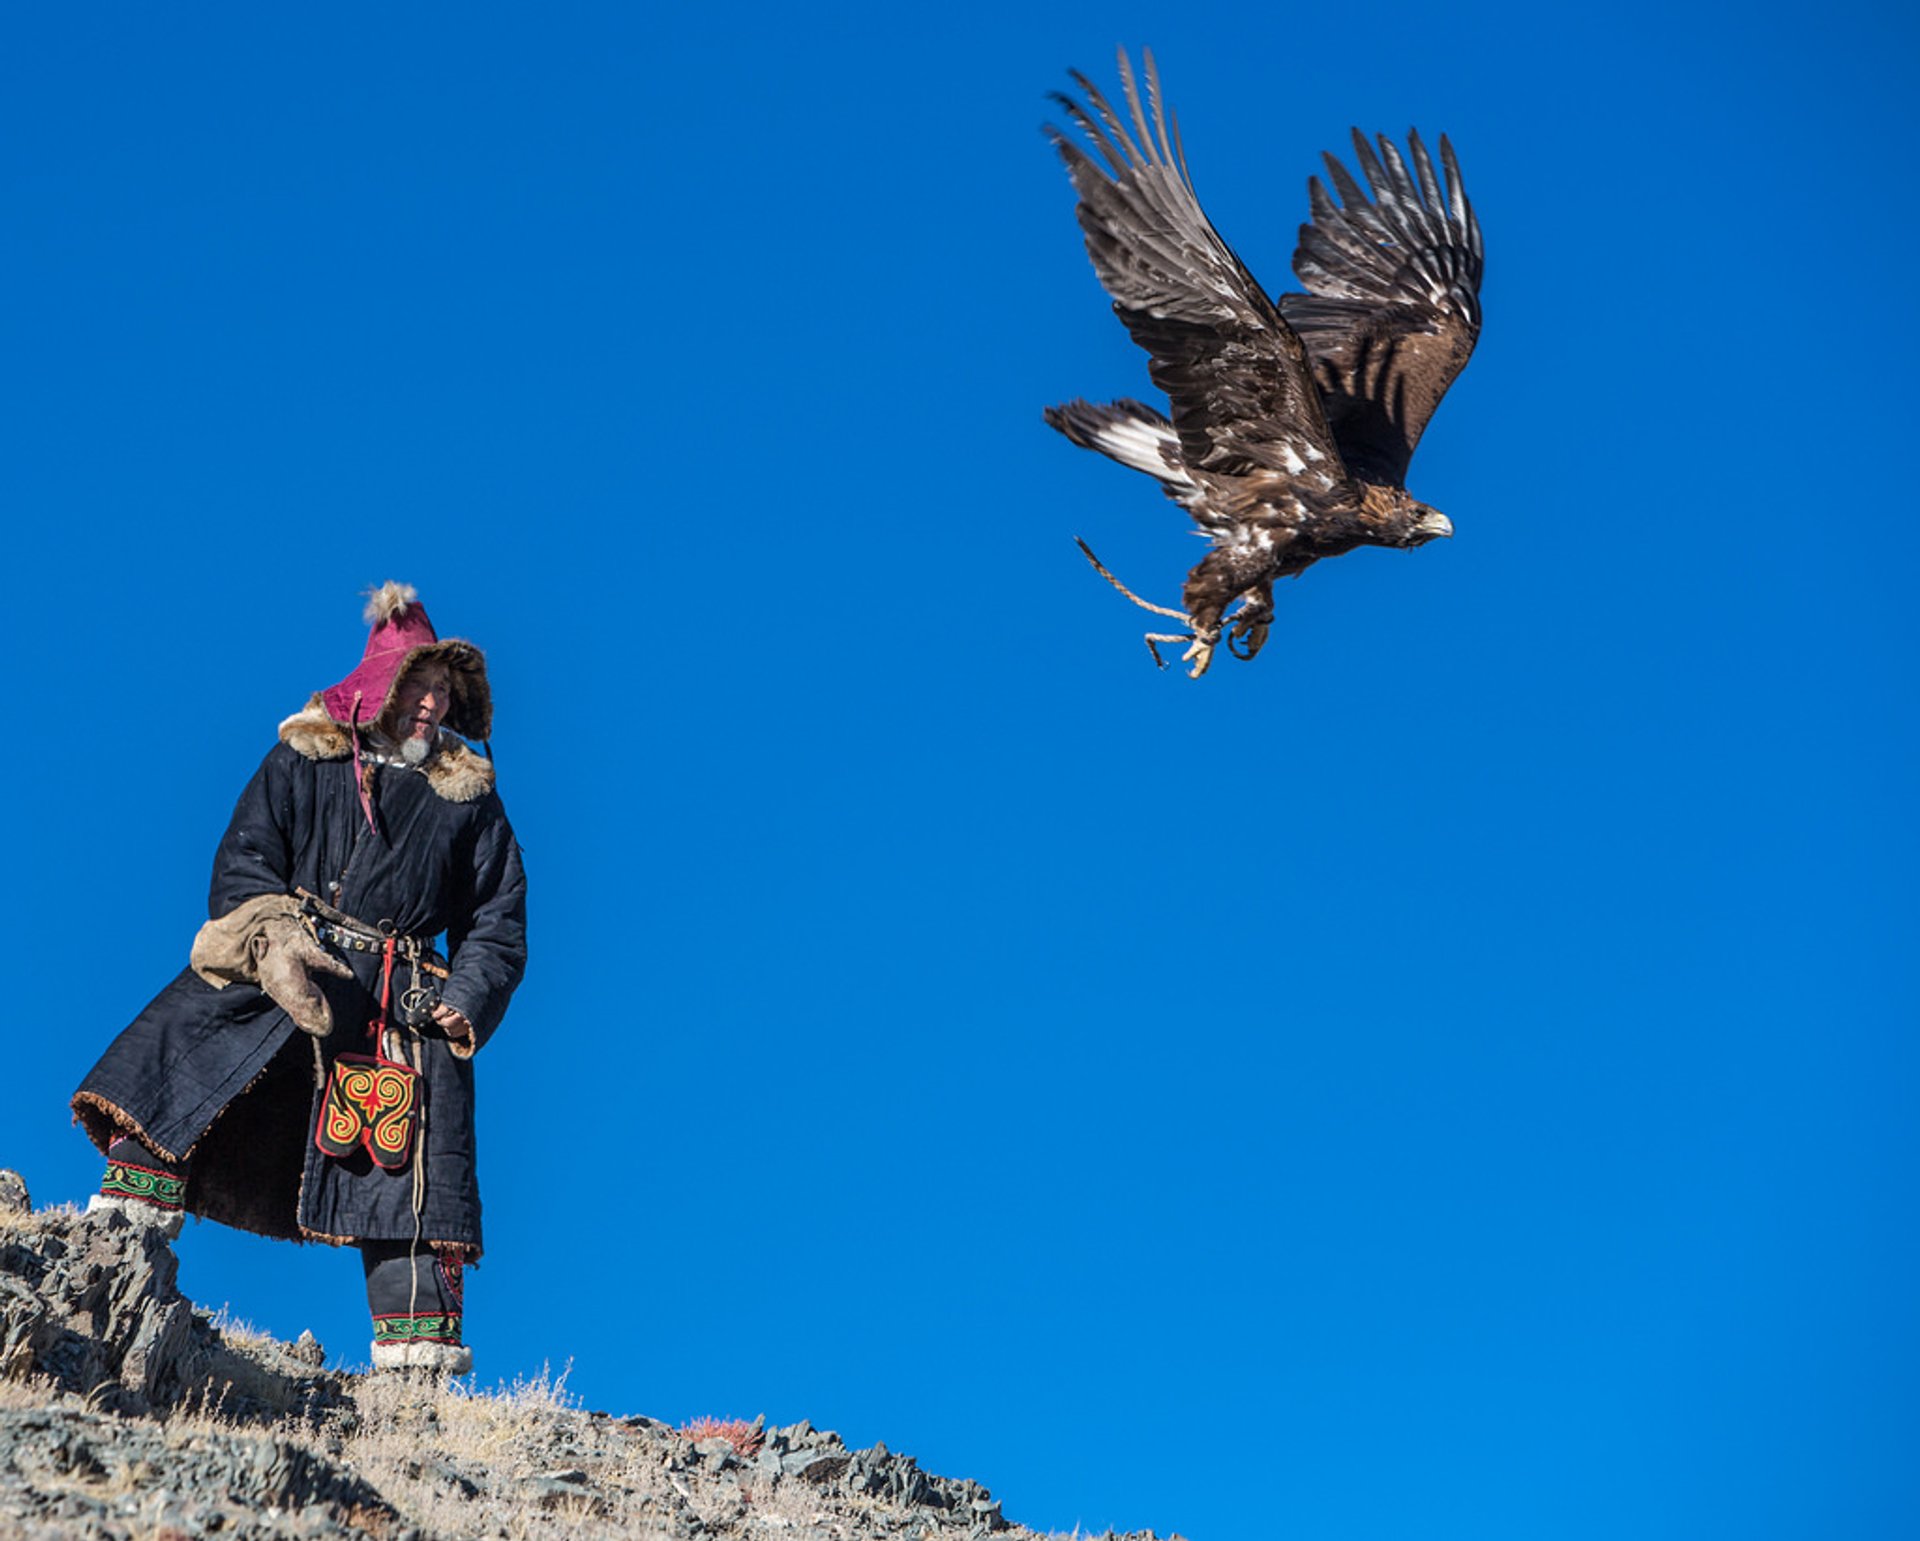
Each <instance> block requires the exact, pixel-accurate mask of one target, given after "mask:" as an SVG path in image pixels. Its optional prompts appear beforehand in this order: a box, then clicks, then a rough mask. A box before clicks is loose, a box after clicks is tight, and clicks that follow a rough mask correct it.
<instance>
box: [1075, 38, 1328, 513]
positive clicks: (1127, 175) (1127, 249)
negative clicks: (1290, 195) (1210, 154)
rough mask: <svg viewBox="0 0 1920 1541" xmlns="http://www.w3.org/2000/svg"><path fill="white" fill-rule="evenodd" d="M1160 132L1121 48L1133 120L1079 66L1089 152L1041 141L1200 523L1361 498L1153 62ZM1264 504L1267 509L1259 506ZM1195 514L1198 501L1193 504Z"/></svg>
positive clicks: (1301, 354) (1296, 346) (1079, 117)
mask: <svg viewBox="0 0 1920 1541" xmlns="http://www.w3.org/2000/svg"><path fill="white" fill-rule="evenodd" d="M1145 64H1146V84H1147V96H1148V101H1149V103H1150V104H1151V106H1152V109H1153V122H1152V128H1151V130H1149V127H1148V122H1147V114H1146V113H1145V112H1144V111H1143V110H1142V107H1141V101H1140V92H1139V90H1138V88H1137V87H1136V85H1135V83H1134V77H1133V69H1132V66H1131V64H1130V63H1129V62H1128V59H1127V55H1126V51H1125V50H1124V49H1123V50H1121V52H1120V85H1121V89H1122V91H1123V92H1124V93H1125V95H1126V102H1127V107H1128V109H1129V118H1130V120H1131V132H1129V124H1128V123H1127V122H1124V121H1122V119H1121V117H1120V115H1119V114H1118V113H1117V112H1115V111H1114V109H1113V108H1112V106H1111V105H1109V103H1108V102H1107V99H1106V98H1105V97H1104V96H1102V95H1101V94H1100V92H1099V91H1098V89H1096V88H1095V86H1094V85H1093V83H1092V82H1091V81H1089V80H1088V79H1087V78H1086V77H1085V76H1084V75H1082V74H1080V73H1079V72H1078V71H1075V72H1074V75H1073V78H1074V81H1075V82H1076V83H1077V84H1078V85H1079V87H1080V89H1081V91H1082V92H1084V93H1085V95H1086V99H1087V106H1086V107H1084V108H1083V107H1082V106H1081V105H1080V104H1079V103H1078V102H1076V101H1074V100H1073V99H1072V98H1071V97H1067V96H1060V95H1056V96H1055V98H1054V100H1055V101H1057V102H1058V103H1059V104H1060V105H1061V106H1062V107H1063V108H1064V109H1065V110H1066V112H1067V115H1068V116H1069V117H1070V118H1071V119H1072V120H1073V122H1074V124H1075V125H1076V126H1077V127H1078V128H1079V129H1080V131H1081V132H1082V133H1083V134H1084V135H1085V136H1086V139H1087V142H1088V146H1090V147H1091V149H1092V151H1093V152H1095V154H1097V155H1098V159H1097V160H1096V159H1095V154H1089V153H1088V148H1086V147H1083V146H1082V145H1080V144H1079V143H1077V142H1075V141H1074V140H1072V139H1069V138H1068V137H1067V136H1066V135H1065V134H1063V133H1061V132H1060V131H1059V130H1058V129H1055V128H1053V127H1051V126H1049V128H1048V130H1047V132H1048V135H1049V136H1050V137H1051V138H1052V140H1053V142H1054V145H1055V147H1056V148H1057V149H1058V150H1059V152H1060V158H1061V159H1062V160H1064V161H1065V162H1066V164H1067V174H1068V175H1069V176H1070V177H1072V179H1073V185H1074V189H1075V191H1077V192H1078V193H1079V195H1080V208H1079V218H1080V229H1081V232H1082V233H1083V234H1084V235H1085V237H1086V242H1087V255H1088V256H1089V257H1090V258H1092V259H1093V267H1094V271H1095V272H1096V273H1098V274H1099V275H1100V282H1101V284H1102V285H1104V286H1105V288H1106V291H1107V293H1108V294H1109V295H1111V296H1112V297H1113V308H1114V312H1115V314H1117V315H1118V316H1119V317H1120V319H1121V321H1123V322H1124V323H1125V324H1126V328H1127V330H1128V331H1129V332H1131V333H1132V334H1133V339H1134V341H1135V342H1137V343H1139V344H1140V346H1141V347H1143V348H1145V349H1146V350H1147V353H1148V355H1149V360H1150V361H1149V364H1148V372H1149V373H1150V374H1151V375H1152V376H1153V383H1154V384H1155V385H1157V386H1159V387H1160V389H1161V390H1163V391H1165V392H1166V393H1167V399H1168V404H1169V406H1170V407H1171V409H1172V418H1173V427H1174V431H1175V433H1177V434H1178V435H1179V439H1180V454H1181V458H1182V459H1183V460H1184V461H1185V463H1186V468H1187V471H1188V473H1189V474H1190V475H1192V476H1193V477H1194V478H1195V479H1196V480H1197V481H1202V482H1205V483H1208V484H1209V485H1208V487H1207V493H1208V496H1207V497H1206V498H1205V499H1203V500H1200V501H1201V504H1202V506H1196V507H1194V508H1193V512H1194V516H1195V518H1196V519H1199V520H1200V521H1201V522H1202V523H1205V524H1213V525H1222V524H1229V523H1233V522H1237V521H1239V520H1242V519H1255V520H1261V521H1272V520H1275V519H1278V520H1279V521H1280V522H1292V521H1293V520H1296V519H1299V518H1302V517H1307V516H1310V515H1312V514H1315V513H1318V512H1320V511H1322V510H1325V509H1330V508H1334V507H1350V506H1351V505H1352V503H1353V501H1354V500H1355V499H1356V498H1357V495H1358V494H1357V490H1356V489H1355V488H1354V487H1353V486H1352V483H1351V481H1350V479H1349V478H1348V475H1347V470H1346V467H1345V466H1344V465H1343V464H1342V463H1341V460H1340V454H1339V450H1338V448H1337V447H1336V445H1335V441H1334V436H1333V431H1332V429H1331V428H1330V427H1329V426H1328V423H1327V418H1326V414H1325V413H1324V411H1323V410H1322V408H1321V405H1320V395H1319V391H1318V390H1317V389H1316V388H1315V385H1314V382H1313V376H1312V373H1311V366H1310V364H1309V362H1308V358H1307V351H1306V349H1305V347H1303V346H1302V344H1301V341H1300V339H1299V338H1298V337H1296V336H1295V335H1294V333H1293V330H1292V328H1290V327H1289V326H1288V325H1287V323H1286V321H1285V320H1283V319H1282V318H1281V315H1280V312H1279V311H1278V310H1276V309H1275V308H1274V306H1273V302H1272V301H1271V300H1269V299H1268V298H1267V296H1266V295H1265V293H1264V292H1262V290H1261V288H1260V286H1259V285H1258V284H1257V283H1255V282H1254V281H1253V277H1252V275H1251V274H1249V273H1248V272H1247V270H1246V268H1245V267H1244V266H1243V265H1242V264H1241V262H1240V259H1239V258H1238V257H1236V256H1235V255H1234V254H1233V251H1232V249H1231V248H1229V247H1228V245H1227V243H1226V242H1225V241H1223V240H1221V239H1220V235H1219V233H1218V232H1217V231H1216V230H1215V229H1214V228H1213V225H1212V223H1211V221H1209V220H1208V218H1207V216H1206V215H1205V214H1204V213H1203V212H1202V211H1201V208H1200V201H1199V199H1198V198H1197V197H1196V196H1195V194H1194V191H1193V183H1192V181H1191V180H1190V179H1189V177H1188V175H1187V166H1186V155H1185V152H1184V150H1182V149H1180V148H1179V143H1180V141H1179V128H1178V125H1177V124H1176V125H1175V126H1174V129H1173V133H1172V135H1171V137H1170V136H1169V134H1168V127H1167V119H1166V116H1165V114H1164V113H1163V111H1162V107H1161V95H1160V78H1159V73H1158V71H1157V70H1156V69H1155V68H1154V63H1153V55H1152V53H1151V52H1149V53H1147V54H1146V55H1145ZM1262 505H1264V506H1262ZM1190 506H1191V505H1190Z"/></svg>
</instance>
